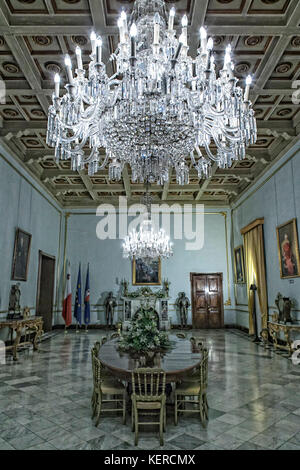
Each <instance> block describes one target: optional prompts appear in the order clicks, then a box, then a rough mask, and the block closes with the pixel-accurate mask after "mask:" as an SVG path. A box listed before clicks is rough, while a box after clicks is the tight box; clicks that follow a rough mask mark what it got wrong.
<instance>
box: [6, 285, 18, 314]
mask: <svg viewBox="0 0 300 470" xmlns="http://www.w3.org/2000/svg"><path fill="white" fill-rule="evenodd" d="M20 299H21V291H20V284H19V283H17V284H14V285H12V286H11V289H10V294H9V307H8V310H9V312H10V313H11V312H13V313H14V314H18V315H19V314H20V311H21V306H20Z"/></svg>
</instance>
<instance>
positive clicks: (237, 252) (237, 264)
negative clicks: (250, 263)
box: [234, 245, 246, 284]
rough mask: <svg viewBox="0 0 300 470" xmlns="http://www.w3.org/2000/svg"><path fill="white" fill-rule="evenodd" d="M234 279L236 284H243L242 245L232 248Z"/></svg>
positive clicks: (244, 276)
mask: <svg viewBox="0 0 300 470" xmlns="http://www.w3.org/2000/svg"><path fill="white" fill-rule="evenodd" d="M234 280H235V283H236V284H245V282H246V275H245V261H244V247H243V245H240V246H237V247H236V248H235V249H234Z"/></svg>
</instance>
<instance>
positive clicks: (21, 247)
mask: <svg viewBox="0 0 300 470" xmlns="http://www.w3.org/2000/svg"><path fill="white" fill-rule="evenodd" d="M30 246H31V234H30V233H27V232H24V231H23V230H21V229H19V228H17V230H16V235H15V246H14V254H13V264H12V275H11V279H12V280H13V281H27V274H28V265H29V257H30Z"/></svg>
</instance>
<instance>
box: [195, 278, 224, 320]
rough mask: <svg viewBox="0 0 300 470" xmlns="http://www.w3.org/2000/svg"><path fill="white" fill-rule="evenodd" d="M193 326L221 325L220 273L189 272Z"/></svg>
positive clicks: (221, 295) (221, 293)
mask: <svg viewBox="0 0 300 470" xmlns="http://www.w3.org/2000/svg"><path fill="white" fill-rule="evenodd" d="M191 288H192V313H193V327H194V328H222V327H223V292H222V274H193V273H192V274H191Z"/></svg>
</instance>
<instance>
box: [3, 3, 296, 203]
mask: <svg viewBox="0 0 300 470" xmlns="http://www.w3.org/2000/svg"><path fill="white" fill-rule="evenodd" d="M149 1H151V0H149ZM167 3H168V4H175V6H176V9H177V13H178V19H179V18H180V16H181V15H183V14H184V12H187V13H188V16H189V21H190V38H189V42H190V53H191V55H194V54H195V52H196V50H197V48H198V45H199V27H200V26H201V25H202V24H206V25H207V27H208V33H209V35H210V36H212V37H213V38H214V42H215V48H216V51H217V60H218V59H219V60H222V58H223V54H224V49H225V47H226V45H227V44H229V43H230V44H231V45H232V47H233V50H234V60H235V63H236V69H235V70H236V75H237V76H238V77H239V78H240V79H244V78H245V76H246V75H247V74H249V73H251V74H252V75H253V76H254V87H253V91H252V96H251V99H252V100H253V102H254V108H255V111H256V116H257V122H258V129H259V131H258V133H259V135H258V140H257V143H256V144H255V145H254V146H252V147H250V148H249V149H248V151H247V158H246V159H245V160H244V161H241V162H237V163H235V165H234V166H233V167H232V168H231V169H229V170H220V169H217V168H216V167H215V166H213V176H212V178H211V179H209V180H199V179H198V177H197V174H196V172H194V171H191V178H190V184H189V185H187V186H183V187H182V186H178V185H177V184H176V178H175V176H174V175H171V182H170V184H168V185H167V184H166V185H165V186H164V187H159V186H156V185H153V187H152V188H151V191H152V193H153V196H154V199H155V201H156V202H158V201H166V202H174V201H180V202H189V203H192V202H198V203H199V202H203V203H205V204H207V205H228V204H230V203H232V202H233V201H235V200H236V199H237V198H238V197H239V196H240V195H241V194H242V193H243V192H244V191H245V190H246V189H248V188H249V187H250V185H251V184H253V182H254V181H255V180H256V179H257V178H258V177H259V176H260V175H261V174H262V173H263V172H264V171H265V170H266V169H267V168H268V167H269V166H270V165H271V164H272V163H273V162H274V161H276V160H277V159H278V158H280V157H281V156H282V155H283V154H284V153H285V151H286V150H287V149H288V148H290V147H292V145H293V144H294V143H295V142H296V141H297V139H298V135H299V131H300V125H299V122H300V112H299V110H300V108H299V105H297V104H293V101H292V94H293V92H295V89H293V86H297V84H294V85H293V82H295V81H296V80H298V79H299V80H300V78H299V77H300V61H299V54H300V31H299V23H300V2H299V1H298V0H173V1H172V2H171V1H167ZM0 5H1V6H0V78H1V79H2V80H3V81H4V82H5V85H6V90H7V92H6V101H5V103H4V102H3V103H2V104H0V140H1V143H2V144H3V145H4V146H5V147H7V148H9V150H10V151H11V153H12V154H13V156H15V158H17V159H19V160H20V161H21V162H22V164H23V165H25V166H26V169H27V170H28V171H29V172H30V173H31V174H34V175H35V177H37V178H38V179H39V180H40V181H41V182H42V184H43V185H44V186H45V187H46V188H47V190H48V191H49V192H51V193H52V194H53V196H54V197H55V198H57V200H58V201H59V202H60V203H61V204H62V205H63V206H65V207H82V206H84V207H88V206H93V205H97V204H99V203H101V202H117V200H118V196H120V195H124V196H125V195H127V197H128V198H129V199H130V201H132V202H134V201H135V202H137V201H139V200H140V198H141V196H142V194H143V192H144V187H143V185H140V184H132V183H131V182H130V169H129V168H125V170H124V173H123V180H122V181H121V182H119V183H110V182H109V181H108V175H107V171H101V172H99V173H98V174H97V175H96V176H95V177H93V178H90V177H89V176H87V172H86V171H84V172H80V173H74V172H73V171H71V170H70V164H69V162H61V163H59V164H57V163H55V162H54V159H53V149H49V148H48V147H47V145H46V142H45V136H46V126H47V117H46V116H47V109H48V106H49V104H50V100H51V95H52V92H53V75H54V73H56V72H60V73H61V74H62V76H63V77H65V73H64V66H63V56H64V54H66V53H69V54H70V55H71V56H74V51H75V47H76V45H80V46H81V47H82V49H83V51H84V63H85V64H88V61H89V53H90V45H89V34H90V32H91V30H92V29H95V30H96V31H97V32H98V33H99V34H101V36H102V37H103V39H104V44H105V56H106V60H108V58H109V56H110V54H111V53H112V52H113V50H114V49H115V47H116V45H117V38H118V36H117V34H118V28H117V26H116V24H117V18H118V15H119V13H120V10H121V8H122V7H124V8H125V9H126V10H128V11H130V10H131V8H132V5H133V0H1V3H0ZM111 72H112V71H111ZM298 85H299V86H300V82H299V83H298Z"/></svg>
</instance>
